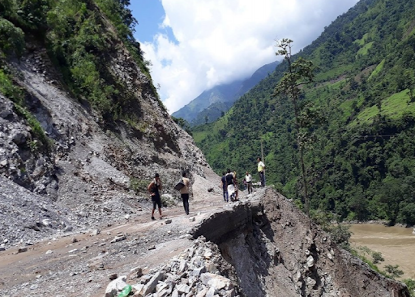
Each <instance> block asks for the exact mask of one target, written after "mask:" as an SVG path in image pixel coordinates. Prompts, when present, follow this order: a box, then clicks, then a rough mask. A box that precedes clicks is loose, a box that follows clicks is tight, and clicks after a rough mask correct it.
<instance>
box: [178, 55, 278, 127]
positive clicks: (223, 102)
mask: <svg viewBox="0 0 415 297" xmlns="http://www.w3.org/2000/svg"><path fill="white" fill-rule="evenodd" d="M278 63H279V62H273V63H269V64H266V65H264V66H262V67H260V68H259V69H258V70H256V71H255V72H254V74H252V75H251V76H250V77H249V78H247V79H245V80H238V81H233V82H231V83H227V84H223V85H219V86H215V87H213V88H211V89H209V90H206V91H204V92H203V93H202V94H200V95H199V96H198V97H197V98H195V99H193V100H192V101H191V102H190V103H189V104H187V105H186V106H184V107H182V108H181V109H179V110H178V111H176V112H174V113H173V114H172V116H174V117H176V118H182V119H184V120H186V121H187V122H189V123H190V125H192V126H195V125H201V124H205V123H206V122H208V123H211V122H213V121H215V120H217V119H218V118H220V117H221V116H222V115H223V114H224V113H225V112H226V111H228V110H229V109H230V108H231V107H232V105H233V104H234V102H235V101H236V100H238V99H239V98H240V97H241V96H242V95H243V94H245V93H246V92H248V91H249V90H250V89H251V88H252V87H254V86H255V85H256V84H257V83H259V82H260V81H261V80H262V79H264V78H265V77H267V75H269V74H270V73H272V72H273V71H274V70H275V67H276V66H277V65H278Z"/></svg>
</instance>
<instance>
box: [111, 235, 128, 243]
mask: <svg viewBox="0 0 415 297" xmlns="http://www.w3.org/2000/svg"><path fill="white" fill-rule="evenodd" d="M126 239H127V237H126V236H125V235H117V236H116V237H115V238H114V239H113V240H111V243H115V242H119V241H123V240H126Z"/></svg>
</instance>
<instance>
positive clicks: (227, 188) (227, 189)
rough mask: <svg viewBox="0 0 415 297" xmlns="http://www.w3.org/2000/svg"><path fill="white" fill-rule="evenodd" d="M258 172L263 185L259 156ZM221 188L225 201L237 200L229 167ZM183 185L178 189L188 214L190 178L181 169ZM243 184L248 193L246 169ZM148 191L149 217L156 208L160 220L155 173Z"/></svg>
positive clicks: (233, 174)
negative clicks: (151, 204) (150, 204)
mask: <svg viewBox="0 0 415 297" xmlns="http://www.w3.org/2000/svg"><path fill="white" fill-rule="evenodd" d="M257 160H258V174H259V178H260V180H261V186H262V187H265V164H264V162H262V160H261V158H258V159H257ZM221 181H222V189H223V199H224V200H225V202H229V199H230V200H231V201H237V200H238V181H237V179H236V172H231V170H230V169H228V170H227V172H223V174H222V179H221ZM181 182H182V183H183V187H182V188H181V189H180V196H181V198H182V201H183V208H184V211H185V212H186V214H187V215H188V214H189V193H190V179H188V178H187V177H186V172H184V171H183V173H182V180H181ZM244 184H245V185H246V187H247V189H248V194H251V193H252V191H253V189H252V176H251V175H250V174H249V172H248V171H247V172H246V174H245V177H244ZM147 190H148V192H149V193H150V196H151V201H152V203H153V210H152V211H151V219H152V220H155V218H154V212H155V211H156V209H157V208H158V211H159V214H160V220H161V219H162V218H163V214H162V211H161V196H160V191H161V190H162V182H161V179H160V175H159V174H158V173H156V174H155V175H154V179H153V180H152V181H151V182H150V184H149V185H148V187H147Z"/></svg>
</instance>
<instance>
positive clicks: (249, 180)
mask: <svg viewBox="0 0 415 297" xmlns="http://www.w3.org/2000/svg"><path fill="white" fill-rule="evenodd" d="M245 182H246V186H247V187H248V194H251V193H252V176H251V175H250V174H249V172H248V171H247V172H246V174H245Z"/></svg>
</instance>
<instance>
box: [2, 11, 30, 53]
mask: <svg viewBox="0 0 415 297" xmlns="http://www.w3.org/2000/svg"><path fill="white" fill-rule="evenodd" d="M24 49H25V40H24V33H23V31H22V29H20V28H17V27H16V26H15V25H13V23H11V22H9V21H8V20H6V19H3V18H1V17H0V50H1V51H3V52H4V53H5V54H15V55H16V56H17V57H21V55H22V54H23V52H24Z"/></svg>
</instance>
